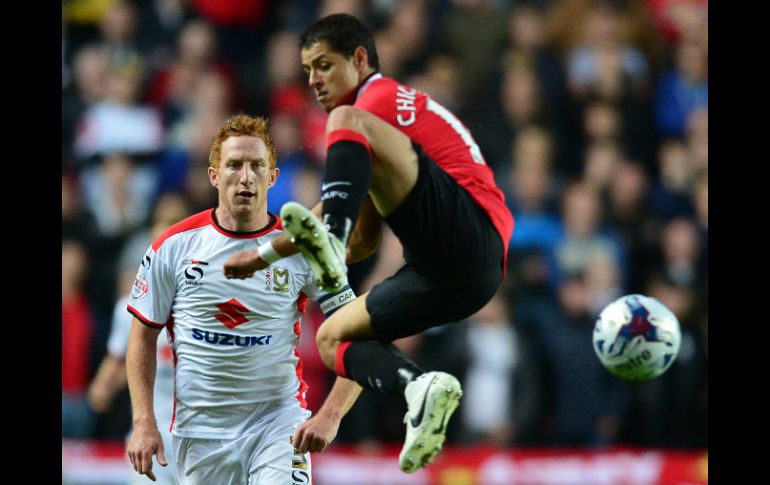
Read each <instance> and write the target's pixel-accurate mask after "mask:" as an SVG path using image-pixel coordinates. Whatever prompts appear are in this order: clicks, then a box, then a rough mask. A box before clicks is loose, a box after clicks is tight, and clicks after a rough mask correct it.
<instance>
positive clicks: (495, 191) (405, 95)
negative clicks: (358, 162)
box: [353, 73, 513, 254]
mask: <svg viewBox="0 0 770 485" xmlns="http://www.w3.org/2000/svg"><path fill="white" fill-rule="evenodd" d="M353 106H355V107H356V108H360V109H363V110H365V111H368V112H370V113H372V114H374V115H376V116H378V117H379V118H381V119H382V120H384V121H386V122H387V123H389V124H391V125H393V126H395V127H396V128H398V129H399V130H400V131H401V132H403V133H404V134H405V135H406V136H408V137H409V138H410V139H412V141H414V142H415V143H417V144H419V145H420V146H421V147H422V149H423V151H425V153H427V154H428V156H430V158H431V159H433V161H435V162H436V164H437V165H438V166H439V167H440V168H441V169H442V170H444V171H445V172H446V173H448V174H449V175H450V176H451V177H452V178H454V179H455V180H457V183H458V184H459V185H460V186H461V187H463V188H464V189H465V190H466V191H467V192H468V193H469V194H470V196H471V197H472V198H473V200H474V201H475V202H476V203H477V204H478V205H479V206H481V207H482V208H483V209H484V211H486V213H487V214H488V215H489V218H490V219H491V220H492V223H493V224H494V226H495V229H497V232H498V234H500V238H501V239H502V240H503V246H504V248H505V251H504V254H507V252H508V241H509V240H510V238H511V234H513V216H512V215H511V212H510V210H508V207H507V206H506V205H505V198H504V196H503V193H502V191H501V190H500V189H499V188H498V187H497V184H496V183H495V180H494V175H493V173H492V170H491V169H490V168H489V166H487V164H486V162H485V161H484V157H483V156H482V155H481V150H480V149H479V147H478V145H477V144H476V142H475V141H474V139H473V137H472V136H471V134H470V132H469V131H468V129H467V128H466V127H465V125H463V124H462V122H461V121H460V120H459V119H457V117H456V116H455V115H454V114H452V112H451V111H449V110H448V109H446V108H445V107H443V106H442V105H440V104H439V103H437V102H436V101H434V100H433V99H431V98H430V97H429V96H427V95H426V94H425V93H421V92H419V91H417V90H416V89H411V88H409V87H407V86H404V85H402V84H399V83H398V82H397V81H395V80H394V79H391V78H387V77H384V76H383V75H382V74H379V73H376V74H374V75H372V76H370V77H369V78H368V79H367V80H366V81H365V82H364V83H363V84H362V85H361V87H360V88H359V89H358V93H357V97H356V101H355V103H354V104H353Z"/></svg>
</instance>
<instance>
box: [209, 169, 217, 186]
mask: <svg viewBox="0 0 770 485" xmlns="http://www.w3.org/2000/svg"><path fill="white" fill-rule="evenodd" d="M209 181H210V182H211V185H213V186H214V187H219V172H218V171H217V169H215V168H214V167H209Z"/></svg>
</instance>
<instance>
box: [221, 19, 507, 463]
mask: <svg viewBox="0 0 770 485" xmlns="http://www.w3.org/2000/svg"><path fill="white" fill-rule="evenodd" d="M300 46H301V58H302V66H303V68H304V70H305V72H306V74H307V75H308V83H309V85H310V87H311V89H312V90H313V92H314V94H315V96H316V99H317V100H318V102H319V103H320V104H321V105H322V106H323V107H324V108H325V109H326V111H328V112H329V118H328V121H327V124H326V145H327V155H326V164H325V172H324V177H323V183H322V186H321V193H322V204H321V209H322V210H321V214H322V220H319V219H318V218H317V217H316V216H315V215H314V213H313V212H311V211H309V210H308V209H306V208H304V207H302V206H301V205H299V204H296V203H288V204H286V205H285V206H284V207H283V209H282V210H281V216H282V220H283V223H284V228H285V230H286V232H287V234H289V235H290V236H291V239H292V242H293V244H294V246H295V247H296V249H299V250H300V251H301V252H302V253H303V255H304V256H305V258H306V259H307V260H308V262H309V263H310V265H311V268H313V270H314V272H315V273H316V278H317V281H318V283H319V284H320V285H321V286H323V287H324V288H326V289H327V290H337V289H339V288H340V287H342V286H343V285H345V284H346V282H347V279H346V272H347V268H346V265H345V254H346V249H347V246H348V245H349V242H350V241H349V239H350V236H351V232H352V229H353V228H357V227H358V226H356V224H357V223H359V226H361V225H363V226H371V224H372V221H371V220H370V219H372V218H371V217H370V215H371V214H372V213H374V211H372V210H369V209H367V207H369V206H370V204H373V207H374V209H376V213H377V214H379V216H380V217H381V218H382V219H383V220H385V222H386V223H387V224H388V225H389V226H390V228H391V229H392V230H393V232H394V234H395V235H396V236H397V237H398V238H399V240H400V241H401V243H402V245H403V247H404V258H405V260H406V265H405V266H403V267H402V268H401V269H399V270H398V271H397V272H396V274H394V275H393V276H391V277H389V278H387V279H385V280H384V281H383V282H381V283H380V284H378V285H376V286H374V287H373V288H372V290H371V291H370V292H368V293H367V294H365V295H363V296H362V297H359V298H358V299H357V300H355V301H353V302H351V303H350V304H349V305H346V306H344V307H343V308H341V309H340V310H339V311H338V312H336V313H335V314H334V315H332V317H331V318H329V319H328V320H327V321H326V322H325V323H324V324H323V325H322V326H321V328H320V329H319V331H318V334H317V338H316V341H317V344H318V349H319V351H320V353H321V356H322V358H323V360H324V363H325V364H326V366H327V367H328V368H329V369H332V370H334V371H335V372H336V373H337V375H339V376H342V377H347V378H349V379H352V380H354V381H356V382H358V383H359V384H360V385H362V386H364V387H367V388H370V389H375V390H378V391H381V392H385V393H389V394H393V395H397V396H404V397H405V399H406V401H407V406H408V411H407V414H406V416H405V419H404V421H405V422H406V426H407V434H406V443H405V444H404V447H403V449H402V450H401V454H400V457H399V464H400V466H401V469H402V470H404V471H406V472H413V471H415V470H417V469H418V468H420V467H422V466H425V465H426V464H427V463H429V462H430V461H431V460H432V459H433V458H434V456H435V455H436V453H438V451H439V450H440V449H441V446H442V444H443V442H444V440H445V433H446V426H447V422H448V420H449V418H450V416H451V414H452V413H453V412H454V410H455V409H456V407H457V406H458V404H459V399H460V397H461V396H462V390H461V386H460V383H459V382H458V380H457V379H456V378H455V377H453V376H451V375H450V374H447V373H444V372H426V371H424V370H422V369H420V368H419V367H418V366H417V365H416V364H415V363H414V362H411V361H410V360H408V359H406V358H405V357H404V356H403V355H402V354H401V353H400V352H399V351H398V349H397V348H396V347H395V346H394V345H393V344H392V343H391V342H392V341H393V340H396V339H398V338H402V337H406V336H409V335H414V334H417V333H419V332H422V331H424V330H426V329H427V328H430V327H434V326H437V325H442V324H445V323H449V322H456V321H459V320H462V319H464V318H466V317H468V316H470V315H472V314H473V313H475V312H476V311H478V310H479V309H480V308H481V307H482V306H484V305H485V304H486V303H487V302H488V301H489V300H490V299H491V298H492V296H493V295H494V294H495V292H496V291H497V289H498V288H499V286H500V284H501V283H502V280H503V275H504V268H505V261H506V254H507V251H508V241H509V240H510V237H511V234H512V232H513V217H512V216H511V213H510V211H509V210H508V208H507V207H506V205H505V202H504V198H503V194H502V192H501V191H500V189H499V188H498V187H497V186H496V184H495V182H494V177H493V173H492V171H491V169H490V168H489V167H488V166H487V164H486V163H485V161H484V158H483V156H482V154H481V151H480V150H479V147H478V145H477V144H476V142H475V141H474V139H473V137H472V136H471V134H470V132H469V131H468V129H467V128H466V127H465V126H464V125H463V124H462V122H460V120H458V119H457V117H456V116H455V115H454V114H452V113H451V112H450V111H449V110H447V109H446V108H444V107H443V106H441V105H440V104H439V103H437V102H436V101H434V100H432V99H431V98H430V97H429V96H427V95H426V94H424V93H421V92H419V91H417V90H415V89H412V88H409V87H408V86H404V85H402V84H400V83H398V82H397V81H395V80H394V79H390V78H387V77H384V76H383V75H382V74H381V73H380V72H379V62H378V58H377V51H376V47H375V44H374V39H373V37H372V35H371V33H370V32H369V31H368V30H367V28H366V27H365V26H364V25H363V24H362V23H361V22H360V21H359V20H358V19H356V18H355V17H353V16H350V15H347V14H335V15H330V16H327V17H324V18H322V19H320V20H318V21H316V22H315V23H314V24H312V25H311V26H310V27H309V28H308V29H307V30H306V31H305V32H304V33H303V34H302V36H301V39H300ZM367 195H368V198H367ZM318 209H319V208H318V207H317V208H316V209H315V213H316V214H318ZM359 214H362V216H361V219H364V215H365V216H366V219H369V220H365V221H364V220H359ZM357 230H358V229H357ZM276 249H278V251H276ZM257 253H258V255H257ZM290 253H291V250H290V249H286V247H285V246H281V245H280V243H278V242H275V243H273V245H272V246H267V245H266V246H265V247H261V248H260V249H259V251H255V252H253V253H252V254H250V255H249V254H243V255H237V256H236V257H234V258H231V260H230V261H228V262H227V263H226V264H225V272H226V275H228V277H245V276H249V275H250V272H251V271H253V269H256V268H257V267H262V266H264V265H265V264H266V263H271V262H274V261H275V260H277V258H280V257H282V256H286V255H288V254H290ZM258 256H259V257H258ZM260 258H261V260H262V261H259V259H260Z"/></svg>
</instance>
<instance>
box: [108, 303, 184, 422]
mask: <svg viewBox="0 0 770 485" xmlns="http://www.w3.org/2000/svg"><path fill="white" fill-rule="evenodd" d="M127 305H128V295H126V296H124V297H122V298H120V299H119V300H118V301H117V302H116V303H115V309H114V310H113V314H112V328H111V329H110V338H109V340H107V351H108V352H109V354H110V355H112V356H114V357H117V358H119V359H125V357H126V349H128V336H129V334H130V333H131V322H132V321H133V318H131V314H130V313H128V312H127V311H126V307H127ZM173 403H174V358H173V355H172V353H171V347H169V341H168V333H166V335H162V334H161V335H160V336H159V337H158V353H157V369H156V372H155V390H154V393H153V408H154V412H155V419H156V421H157V422H158V428H160V430H161V432H163V431H164V430H166V431H167V430H169V429H170V426H171V418H172V414H173V409H174V404H173Z"/></svg>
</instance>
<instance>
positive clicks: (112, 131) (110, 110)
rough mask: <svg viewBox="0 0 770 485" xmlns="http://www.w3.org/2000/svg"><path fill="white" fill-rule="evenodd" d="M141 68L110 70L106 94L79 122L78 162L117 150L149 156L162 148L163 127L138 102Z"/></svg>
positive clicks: (154, 113) (130, 66) (153, 112)
mask: <svg viewBox="0 0 770 485" xmlns="http://www.w3.org/2000/svg"><path fill="white" fill-rule="evenodd" d="M141 77H142V71H141V66H140V65H139V64H137V63H132V64H128V65H126V66H124V67H122V68H114V67H113V68H111V69H110V70H109V71H108V73H107V76H106V93H105V96H104V98H103V99H102V100H100V101H99V102H97V103H96V104H93V105H91V106H90V107H89V108H88V109H87V110H86V111H85V113H83V115H82V117H81V119H80V120H79V122H78V123H79V129H78V133H77V134H76V136H75V155H77V156H78V158H79V159H81V160H87V159H90V158H91V157H95V156H99V155H104V154H108V153H113V152H117V151H121V152H125V153H128V154H131V155H151V154H155V153H157V152H158V151H159V150H160V149H161V147H162V145H163V137H164V128H163V123H162V120H161V117H160V113H158V112H157V111H156V110H155V109H154V108H151V107H148V106H143V105H142V104H140V103H139V97H140V89H141Z"/></svg>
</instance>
